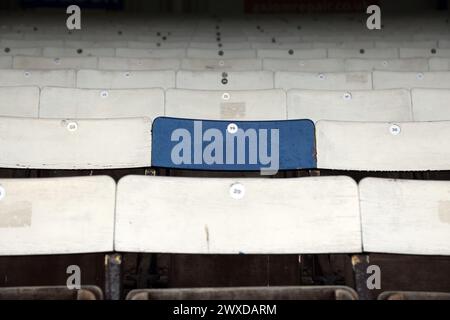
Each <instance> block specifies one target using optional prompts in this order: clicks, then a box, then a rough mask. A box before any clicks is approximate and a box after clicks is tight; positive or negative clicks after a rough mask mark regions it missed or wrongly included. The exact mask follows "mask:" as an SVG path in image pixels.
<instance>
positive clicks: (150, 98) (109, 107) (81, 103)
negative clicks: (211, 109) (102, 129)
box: [39, 87, 164, 119]
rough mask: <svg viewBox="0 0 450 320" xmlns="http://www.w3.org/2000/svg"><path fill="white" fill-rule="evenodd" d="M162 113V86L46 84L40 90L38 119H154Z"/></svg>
mask: <svg viewBox="0 0 450 320" xmlns="http://www.w3.org/2000/svg"><path fill="white" fill-rule="evenodd" d="M163 115H164V90H163V89H125V90H98V89H72V88H55V87H46V88H44V89H42V92H41V99H40V110H39V116H40V117H41V118H60V119H61V118H62V119H67V118H70V119H95V118H97V119H100V118H105V119H114V118H133V117H147V118H149V119H155V118H156V117H159V116H163Z"/></svg>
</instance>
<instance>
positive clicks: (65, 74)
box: [0, 69, 76, 87]
mask: <svg viewBox="0 0 450 320" xmlns="http://www.w3.org/2000/svg"><path fill="white" fill-rule="evenodd" d="M75 78H76V75H75V71H74V70H18V69H17V70H12V69H2V70H0V87H11V86H38V87H47V86H55V87H74V86H75V82H76V80H75Z"/></svg>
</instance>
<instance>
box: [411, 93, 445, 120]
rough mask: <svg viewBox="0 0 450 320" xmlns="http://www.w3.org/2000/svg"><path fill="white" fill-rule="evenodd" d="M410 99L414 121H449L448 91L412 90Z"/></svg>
mask: <svg viewBox="0 0 450 320" xmlns="http://www.w3.org/2000/svg"><path fill="white" fill-rule="evenodd" d="M411 97H412V101H413V114H414V120H415V121H442V120H447V121H450V108H449V101H450V90H448V89H413V90H411Z"/></svg>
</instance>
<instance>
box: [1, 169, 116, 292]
mask: <svg viewBox="0 0 450 320" xmlns="http://www.w3.org/2000/svg"><path fill="white" fill-rule="evenodd" d="M115 191H116V185H115V182H114V180H113V179H111V178H110V177H103V176H96V177H72V178H42V179H0V227H1V230H2V232H0V241H1V243H2V245H1V247H0V255H7V256H12V255H43V254H71V253H91V252H104V251H111V250H113V237H114V234H113V231H114V206H115ZM0 295H1V294H0Z"/></svg>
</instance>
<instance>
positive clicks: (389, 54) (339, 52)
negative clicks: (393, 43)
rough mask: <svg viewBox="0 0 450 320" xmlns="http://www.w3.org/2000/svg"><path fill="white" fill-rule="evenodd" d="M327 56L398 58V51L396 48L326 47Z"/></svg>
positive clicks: (339, 57)
mask: <svg viewBox="0 0 450 320" xmlns="http://www.w3.org/2000/svg"><path fill="white" fill-rule="evenodd" d="M328 58H338V59H348V58H360V59H397V58H399V52H398V49H396V48H391V49H389V48H386V49H379V48H376V49H371V48H369V49H365V48H361V49H328Z"/></svg>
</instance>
